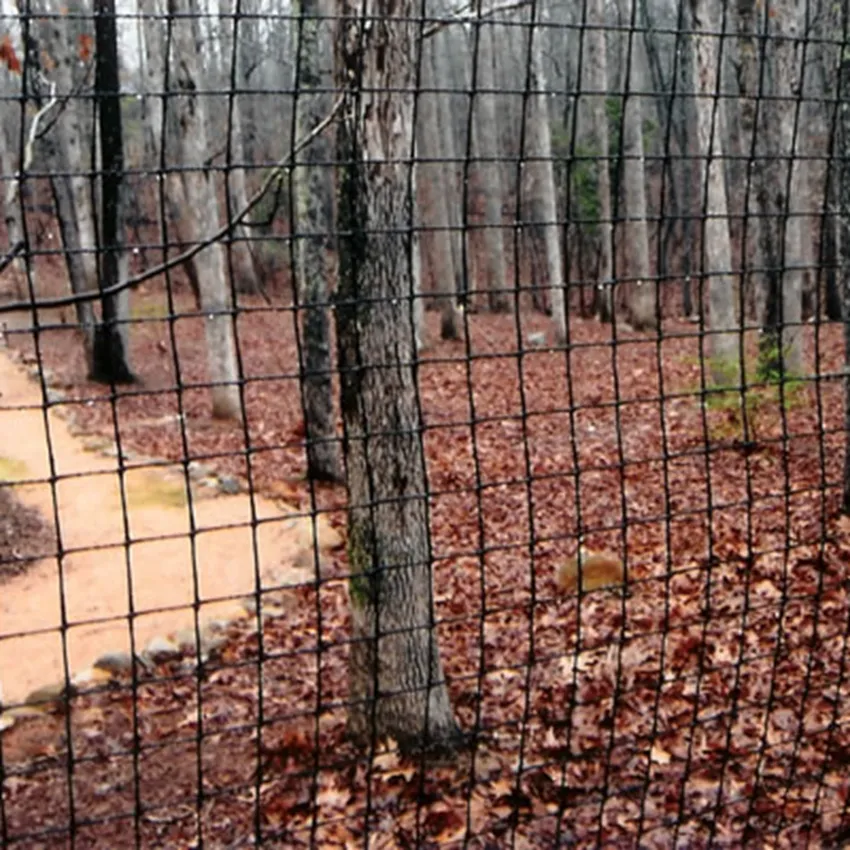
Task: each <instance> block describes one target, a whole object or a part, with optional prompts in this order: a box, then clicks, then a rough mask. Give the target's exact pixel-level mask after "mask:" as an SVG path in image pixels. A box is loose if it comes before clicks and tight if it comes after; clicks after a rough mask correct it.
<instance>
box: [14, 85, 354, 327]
mask: <svg viewBox="0 0 850 850" xmlns="http://www.w3.org/2000/svg"><path fill="white" fill-rule="evenodd" d="M341 106H342V95H340V96H339V97H338V98H337V100H336V102H335V103H334V105H333V107H332V109H331V111H330V112H329V113H328V114H327V115H326V116H325V117H324V118H323V119H322V120H321V121H320V122H319V123H318V124H317V125H316V126H315V127H314V128H313V129H312V130H311V131H310V132H309V133H307V134H306V135H305V136H304V138H302V139H300V140H299V141H298V142H297V143H296V144H295V145H294V147H293V148H292V150H291V151H290V152H289V153H287V154H286V156H284V157H281V159H280V160H278V162H277V163H276V164H275V165H274V166H273V167H272V168H271V170H270V171H269V173H268V174H267V175H266V179H265V180H264V181H263V183H262V185H261V186H260V188H259V189H258V190H257V191H256V192H255V193H254V194H253V195H252V196H251V198H250V199H249V200H248V202H247V203H246V204H245V206H244V207H243V208H242V210H240V212H238V213H237V214H236V215H235V216H234V217H233V219H231V220H230V221H228V222H227V223H226V224H224V225H222V226H221V227H220V228H219V229H218V230H217V231H215V233H213V234H212V236H209V237H208V238H207V239H204V240H203V241H202V242H198V243H197V244H196V245H193V246H192V247H191V248H189V249H188V250H186V251H184V252H183V253H182V254H178V255H177V256H176V257H173V258H172V259H170V260H167V261H166V262H164V263H160V264H159V265H158V266H154V267H153V268H152V269H148V270H147V271H144V272H142V273H141V274H138V275H135V276H134V277H129V278H127V279H126V280H122V281H119V282H118V283H115V284H113V285H112V286H107V287H106V288H105V289H101V290H99V291H97V292H81V293H78V294H75V295H66V296H62V297H61V298H41V299H37V300H35V301H12V302H10V303H8V304H0V313H11V312H13V311H15V310H28V309H31V308H32V307H66V306H69V305H71V304H78V303H81V302H83V301H96V300H98V299H100V298H103V297H104V296H106V295H115V294H116V293H118V292H122V291H123V290H125V289H128V288H129V287H131V286H138V284H140V283H143V282H144V281H146V280H150V279H151V278H153V277H156V276H157V275H160V274H162V273H163V272H166V271H168V270H170V269H173V268H175V267H176V266H179V265H181V264H182V263H185V262H186V261H187V260H191V259H192V257H194V256H195V255H196V254H198V253H200V252H201V251H203V250H204V248H208V247H209V246H210V245H212V244H213V243H215V242H218V241H219V240H220V239H222V238H223V237H225V236H227V234H228V233H229V232H230V231H231V230H232V229H233V228H234V227H236V226H237V225H238V224H241V222H242V219H244V218H245V216H246V215H248V213H249V212H251V210H252V209H254V207H255V206H257V204H258V203H259V202H260V201H261V200H262V198H263V196H264V195H265V194H266V192H268V190H269V188H270V187H271V185H272V184H273V183H274V182H275V180H277V179H278V178H280V177H281V176H283V174H285V172H286V171H287V170H288V169H289V167H290V165H291V164H292V160H293V159H294V157H295V154H297V153H299V152H300V151H301V150H303V149H304V148H305V147H307V145H309V144H310V142H312V141H313V139H315V138H316V136H318V135H319V134H321V133H322V132H323V131H324V130H325V129H326V128H327V127H328V126H329V125H330V123H331V121H333V119H334V118H335V117H336V114H337V112H339V109H340V107H341Z"/></svg>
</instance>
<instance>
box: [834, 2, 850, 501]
mask: <svg viewBox="0 0 850 850" xmlns="http://www.w3.org/2000/svg"><path fill="white" fill-rule="evenodd" d="M845 14H846V13H845ZM844 31H845V36H846V33H847V25H846V22H845V28H844ZM838 91H839V92H840V93H841V95H842V96H843V97H844V98H846V97H847V95H848V93H850V50H848V49H847V48H846V47H845V48H844V53H843V55H842V57H841V63H840V65H839V77H838ZM838 116H839V118H838V120H839V126H838V145H837V147H838V150H837V151H836V157H837V161H838V163H839V165H838V168H837V171H838V203H839V219H838V221H839V234H840V235H839V239H838V242H839V245H840V258H841V267H840V271H841V293H842V297H843V299H844V315H845V316H850V109H848V108H847V106H846V105H845V106H844V108H842V109H839V110H838ZM844 368H845V370H846V373H845V377H844V434H845V437H844V493H843V496H844V498H843V504H842V510H843V511H844V513H845V514H850V322H847V321H845V322H844Z"/></svg>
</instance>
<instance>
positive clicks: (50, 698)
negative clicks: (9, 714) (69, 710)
mask: <svg viewBox="0 0 850 850" xmlns="http://www.w3.org/2000/svg"><path fill="white" fill-rule="evenodd" d="M76 692H77V689H76V687H75V686H74V685H73V683H71V684H70V685H67V686H66V683H65V682H64V681H62V682H52V683H51V684H49V685H45V686H44V687H42V688H36V689H35V690H34V691H30V693H29V694H27V697H26V699H25V700H24V704H25V705H28V706H30V707H31V708H35V709H39V710H40V711H52V710H55V709H60V708H64V703H65V700H66V699H67V698H68V697H72V696H74V695H75V694H76Z"/></svg>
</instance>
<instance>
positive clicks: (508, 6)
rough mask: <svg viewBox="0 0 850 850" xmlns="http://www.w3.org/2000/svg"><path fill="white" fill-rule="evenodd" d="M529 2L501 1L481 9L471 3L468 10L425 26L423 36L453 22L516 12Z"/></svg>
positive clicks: (469, 21)
mask: <svg viewBox="0 0 850 850" xmlns="http://www.w3.org/2000/svg"><path fill="white" fill-rule="evenodd" d="M528 3H529V0H508V2H506V3H499V4H497V5H493V6H491V7H490V8H489V9H481V10H479V9H473V8H472V3H470V4H469V5H468V6H467V7H466V9H467V11H464V10H463V9H459V10H458V11H457V12H454V13H453V14H452V15H451V17H448V18H445V19H444V20H442V21H434V22H433V23H432V24H430V25H429V26H427V27H425V29H424V30H422V37H423V38H428V37H429V36H432V35H434V34H436V33H438V32H439V31H440V30H441V29H445V28H446V27H448V26H451V25H452V24H470V23H475V22H476V21H484V20H487V18H492V17H493V16H494V15H498V14H499V13H500V12H515V11H516V10H517V9H521V8H522V7H523V6H527V5H528Z"/></svg>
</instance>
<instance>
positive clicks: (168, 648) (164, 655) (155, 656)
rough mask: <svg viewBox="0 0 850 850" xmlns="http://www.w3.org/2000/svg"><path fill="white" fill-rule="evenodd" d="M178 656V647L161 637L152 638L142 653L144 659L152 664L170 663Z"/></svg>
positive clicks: (171, 641)
mask: <svg viewBox="0 0 850 850" xmlns="http://www.w3.org/2000/svg"><path fill="white" fill-rule="evenodd" d="M179 655H180V647H179V646H178V645H177V644H176V643H175V642H174V641H173V640H171V639H169V638H167V637H162V636H157V637H155V638H152V639H151V641H150V643H149V644H148V645H147V646H146V647H145V651H144V657H146V658H149V659H150V660H151V661H153V662H154V664H161V663H162V662H163V661H171V660H172V659H173V658H177V657H178V656H179Z"/></svg>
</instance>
